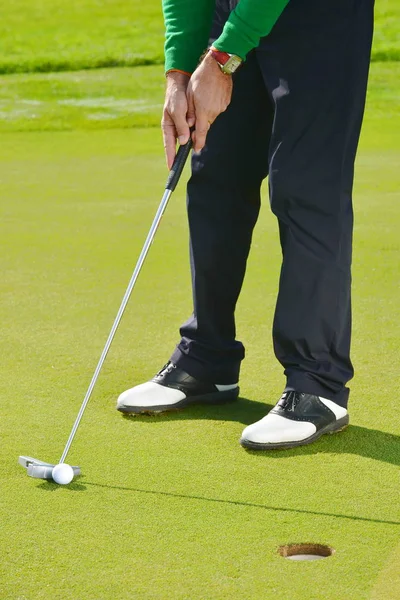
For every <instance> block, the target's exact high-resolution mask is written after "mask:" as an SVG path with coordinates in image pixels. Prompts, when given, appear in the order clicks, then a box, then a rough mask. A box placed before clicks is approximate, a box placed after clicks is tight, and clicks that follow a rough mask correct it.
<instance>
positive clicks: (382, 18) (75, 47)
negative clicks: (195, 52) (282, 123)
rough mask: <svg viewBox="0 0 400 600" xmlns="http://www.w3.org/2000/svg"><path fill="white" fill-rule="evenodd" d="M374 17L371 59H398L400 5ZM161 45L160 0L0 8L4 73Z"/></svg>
mask: <svg viewBox="0 0 400 600" xmlns="http://www.w3.org/2000/svg"><path fill="white" fill-rule="evenodd" d="M375 13H376V22H375V36H374V45H373V51H372V60H374V61H397V60H400V36H399V22H400V5H399V3H398V2H397V0H381V1H380V2H378V3H377V4H376V9H375ZM38 32H40V35H39V34H38ZM163 43H164V24H163V18H162V12H161V3H160V1H159V0H150V1H147V2H140V0H131V1H130V2H124V1H123V0H84V1H79V0H36V1H35V2H31V1H29V0H13V1H12V2H4V3H2V5H1V6H0V73H3V74H6V73H22V72H30V73H35V72H36V73H43V72H57V71H77V70H82V69H97V68H104V67H122V66H124V67H129V66H140V65H141V66H143V65H150V64H152V65H155V64H161V63H162V62H163Z"/></svg>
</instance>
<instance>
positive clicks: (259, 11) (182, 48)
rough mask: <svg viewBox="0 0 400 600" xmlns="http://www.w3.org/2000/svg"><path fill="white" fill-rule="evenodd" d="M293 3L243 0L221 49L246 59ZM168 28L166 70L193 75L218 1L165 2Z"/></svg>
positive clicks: (225, 31) (221, 39)
mask: <svg viewBox="0 0 400 600" xmlns="http://www.w3.org/2000/svg"><path fill="white" fill-rule="evenodd" d="M288 2H289V0H240V1H239V4H238V5H237V7H236V8H235V9H234V10H233V11H232V12H231V14H230V16H229V19H228V21H227V22H226V24H225V27H224V29H223V32H222V34H221V35H220V36H219V38H218V39H217V40H216V41H215V43H214V46H215V47H216V48H218V50H223V51H224V52H229V53H230V54H237V55H238V56H240V57H241V58H243V59H245V58H246V54H247V53H248V52H250V50H252V49H253V48H256V47H257V46H258V44H259V42H260V38H262V37H263V36H265V35H268V33H269V32H270V31H271V29H272V27H273V26H274V24H275V23H276V21H277V19H278V17H279V15H280V14H281V12H282V11H283V9H284V8H285V6H286V4H287V3H288ZM162 4H163V12H164V19H165V27H166V41H165V70H166V71H169V70H170V69H179V70H181V71H187V72H189V73H192V72H193V71H194V70H195V68H196V66H197V64H198V62H199V58H200V56H201V54H202V53H203V51H204V50H205V49H206V48H207V44H208V38H209V35H210V30H211V24H212V18H213V14H214V9H215V0H162Z"/></svg>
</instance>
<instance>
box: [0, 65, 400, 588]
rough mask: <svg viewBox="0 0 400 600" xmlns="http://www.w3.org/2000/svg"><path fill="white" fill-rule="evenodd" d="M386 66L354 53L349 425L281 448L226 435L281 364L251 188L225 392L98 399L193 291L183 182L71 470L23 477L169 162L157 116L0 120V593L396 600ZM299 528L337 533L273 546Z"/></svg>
mask: <svg viewBox="0 0 400 600" xmlns="http://www.w3.org/2000/svg"><path fill="white" fill-rule="evenodd" d="M397 69H398V67H397V65H396V66H392V65H385V66H382V65H380V66H379V65H373V69H372V74H371V85H370V95H369V102H368V106H367V114H366V119H365V126H364V130H363V135H362V140H361V146H360V152H359V156H358V161H357V172H356V188H355V204H356V226H355V255H354V321H355V322H354V341H353V359H354V363H355V367H356V377H355V379H354V381H353V382H352V386H351V387H352V396H351V419H352V426H351V427H350V428H349V429H348V430H347V432H344V433H342V434H340V435H337V436H332V437H329V438H325V439H322V440H320V441H319V442H318V443H316V444H314V445H312V446H310V447H305V448H303V449H298V450H290V451H286V452H272V453H270V454H265V455H263V454H261V455H260V454H254V453H248V452H245V451H243V449H241V448H240V447H239V444H238V438H239V436H240V433H241V431H242V429H243V427H244V425H245V424H247V423H250V422H252V421H254V420H256V419H258V418H260V417H261V416H262V415H263V414H265V411H266V407H265V403H267V405H271V404H272V403H274V402H275V401H276V399H277V397H278V395H279V394H280V392H281V390H282V386H283V383H284V381H283V376H282V373H281V368H280V366H279V365H278V364H277V363H276V361H275V359H274V357H273V353H272V348H271V342H270V327H271V319H272V314H273V309H274V302H275V296H276V290H277V282H278V273H279V262H280V250H279V243H278V234H277V227H276V223H275V220H274V218H273V216H272V215H271V214H270V211H269V207H268V201H267V199H266V197H265V202H264V206H263V210H262V212H261V216H260V220H259V223H258V225H257V229H256V233H255V236H254V243H253V249H252V254H251V258H250V261H249V267H248V273H247V277H246V282H245V286H244V289H243V293H242V296H241V300H240V303H239V307H238V335H239V337H240V339H242V340H243V341H244V342H245V344H246V347H247V359H246V361H245V362H244V364H243V372H242V378H241V389H242V396H243V399H242V400H241V401H240V402H238V403H237V404H236V405H233V406H227V407H219V408H215V409H204V408H199V407H197V408H192V409H190V410H188V411H186V412H182V413H179V414H176V415H171V416H164V417H160V418H138V419H129V418H123V417H122V416H121V415H120V414H118V413H117V412H116V411H115V409H114V405H115V398H116V395H117V394H118V392H119V391H120V390H123V389H124V388H126V387H127V386H129V385H132V384H133V383H137V382H140V381H143V380H145V379H146V378H148V377H149V376H151V375H152V374H153V373H154V371H155V370H156V369H157V368H159V366H160V365H162V364H163V362H164V361H165V359H166V358H167V357H168V354H169V353H170V351H171V349H172V348H173V346H174V344H175V343H176V341H177V328H178V326H179V324H180V323H181V321H182V319H183V318H185V317H186V316H187V315H188V314H189V312H190V309H191V293H190V285H189V270H188V260H187V226H186V217H185V207H184V186H183V185H181V186H180V187H179V188H178V190H177V192H176V194H175V195H174V197H173V199H172V200H171V203H170V205H169V207H168V210H167V212H166V214H165V216H164V219H163V222H162V225H161V227H160V229H159V231H158V233H157V237H156V240H155V243H154V244H153V246H152V249H151V252H150V255H149V257H148V261H147V262H146V265H145V267H144V270H143V273H142V274H141V277H140V279H139V281H138V285H137V288H136V289H135V291H134V295H133V297H132V301H131V302H130V304H129V307H128V310H127V314H126V315H125V317H124V320H123V323H122V326H121V329H120V331H119V332H118V335H117V337H116V340H115V343H114V345H113V347H112V349H111V352H110V355H109V358H108V359H107V362H106V365H105V368H104V371H103V373H102V375H101V377H100V380H99V384H98V387H97V388H96V392H95V394H94V397H93V399H92V401H91V403H90V404H89V406H88V409H87V413H86V415H85V417H84V420H83V422H82V426H81V429H80V430H79V432H78V435H77V438H76V442H75V443H74V445H73V448H72V450H71V454H70V457H69V460H70V461H71V462H72V463H78V464H80V465H81V467H82V470H83V476H82V477H81V478H80V479H78V480H76V482H75V483H73V484H72V485H71V486H69V487H66V488H62V487H57V486H55V485H54V484H51V483H45V482H40V481H35V480H32V479H29V478H27V476H26V474H25V473H24V471H23V470H22V468H21V467H19V466H18V465H17V464H16V462H17V457H18V455H19V454H23V453H25V454H30V455H34V456H37V457H38V458H42V459H43V460H51V461H56V460H57V459H58V458H59V455H60V453H61V451H62V448H63V446H64V443H65V440H66V438H67V436H68V433H69V431H70V427H71V425H72V423H73V420H74V418H75V415H76V412H77V410H78V408H79V406H80V403H81V401H82V398H83V395H84V392H85V390H86V387H87V385H88V382H89V380H90V378H91V375H92V372H93V369H94V367H95V365H96V362H97V360H98V356H99V354H100V351H101V349H102V347H103V345H104V342H105V339H106V336H107V334H108V331H109V328H110V326H111V323H112V320H113V318H114V316H115V313H116V310H117V307H118V306H119V302H120V300H121V296H122V294H123V291H124V289H125V287H126V284H127V282H128V280H129V277H130V275H131V271H132V268H133V265H134V263H135V261H136V258H137V256H138V252H139V251H140V248H141V246H142V243H143V240H144V237H145V235H146V233H147V231H148V228H149V225H150V222H151V220H152V218H153V215H154V212H155V210H156V207H157V206H158V202H159V198H160V194H161V192H162V189H163V184H164V180H165V176H166V172H165V166H164V158H163V156H162V144H161V136H160V133H159V131H158V130H156V129H154V128H147V129H140V128H135V129H113V130H99V131H85V130H76V131H62V132H54V131H48V132H46V131H44V132H23V131H22V132H17V133H12V134H9V135H3V136H2V144H1V146H0V157H1V161H0V182H1V190H2V195H1V198H2V200H1V204H0V223H1V236H0V268H1V272H2V280H1V290H2V291H1V295H0V314H1V317H2V325H3V326H2V336H1V339H0V355H1V357H2V361H1V367H0V395H1V398H2V420H1V422H0V428H1V454H0V464H1V473H2V480H3V484H2V493H1V497H0V498H1V499H0V502H1V509H0V510H1V534H2V535H1V538H0V540H1V541H0V552H1V562H0V565H1V566H0V598H4V599H7V600H8V599H12V600H17V599H18V600H36V599H40V598H56V599H60V600H68V599H71V600H76V599H77V598H82V599H85V600H92V599H93V600H104V599H106V600H108V599H110V600H111V599H114V598H118V599H119V600H123V599H133V598H134V599H136V598H143V599H146V600H147V599H157V600H159V599H162V600H164V599H169V598H173V599H174V600H186V599H188V598H190V599H191V600H211V599H212V600H214V599H215V600H224V599H227V600H228V599H229V600H232V599H243V598H245V599H250V598H260V599H261V598H262V599H264V600H288V599H289V598H290V600H305V599H307V600H322V599H324V600H337V599H340V600H342V599H351V600H397V598H398V590H399V588H398V585H397V587H396V582H398V581H399V579H398V578H399V567H398V564H399V562H398V561H399V551H400V546H399V531H400V508H399V502H398V490H399V486H398V469H399V464H400V421H399V416H398V412H396V410H395V402H396V399H395V398H396V381H397V379H398V365H399V362H400V355H399V343H398V340H399V339H400V324H399V320H398V318H397V314H398V298H399V288H398V282H399V280H400V263H399V260H398V257H399V251H400V242H399V235H398V232H399V228H400V210H399V206H400V203H399V200H400V198H399V185H398V182H399V174H398V165H399V164H400V151H399V144H398V137H397V131H398V127H399V124H400V119H399V112H398V110H397V108H396V106H397V105H396V104H395V102H396V101H397V102H398V100H396V88H397V82H398V70H397ZM127 72H128V71H127ZM146 72H147V71H146ZM120 76H122V75H121V73H120V72H119V71H117V72H115V77H116V78H118V77H120ZM21 81H23V80H21ZM63 81H64V80H63ZM87 81H89V79H88V80H87ZM154 81H155V80H154ZM65 85H66V88H67V87H68V85H67V84H65ZM85 85H86V84H85ZM87 85H88V86H89V84H87ZM96 85H97V84H96ZM107 85H108V84H107ZM127 85H128V84H127ZM146 85H147V80H146ZM155 85H156V84H155ZM71 86H72V83H71ZM61 87H62V86H61ZM72 87H73V86H72ZM84 87H85V86H82V88H84ZM89 87H90V86H89ZM89 87H88V88H86V87H85V91H82V94H83V95H85V94H87V95H88V96H89V97H92V96H95V97H98V91H95V92H93V91H91V90H90V89H89ZM21 89H22V88H21ZM27 89H28V88H27ZM111 89H112V84H110V92H108V91H107V92H106V94H109V93H111ZM124 89H125V88H124ZM40 93H41V92H39V94H40ZM45 93H46V94H47V93H48V91H46V92H45ZM69 93H70V92H66V94H69ZM116 93H117V92H114V94H115V95H116ZM124 93H125V92H124ZM157 93H158V92H157ZM24 94H25V95H24ZM144 96H145V94H144ZM21 97H22V98H23V97H27V94H26V93H25V92H21ZM50 97H51V98H52V94H50ZM71 97H79V96H78V94H77V92H76V90H75V91H73V92H72V96H71ZM149 98H152V94H150V95H149ZM49 102H50V104H51V103H53V104H54V100H53V99H51V100H50V101H49ZM43 118H44V117H43ZM64 118H65V122H69V119H70V118H71V117H70V116H65V117H64V116H63V117H62V119H64ZM76 118H77V119H78V117H76ZM83 121H84V118H82V122H83ZM21 122H22V121H21ZM77 122H78V121H77ZM266 257H268V260H266ZM307 541H313V542H321V543H329V544H331V545H332V546H333V547H334V548H335V549H336V554H335V555H334V556H333V557H332V558H329V559H326V560H324V561H319V562H317V563H309V564H299V563H292V562H290V561H285V560H284V559H282V558H280V557H279V556H278V555H277V552H276V549H277V546H278V545H280V544H285V543H288V542H307Z"/></svg>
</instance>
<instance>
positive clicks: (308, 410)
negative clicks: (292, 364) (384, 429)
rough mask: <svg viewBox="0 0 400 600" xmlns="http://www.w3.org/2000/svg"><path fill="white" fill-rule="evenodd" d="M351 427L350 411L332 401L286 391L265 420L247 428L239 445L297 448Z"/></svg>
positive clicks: (258, 447)
mask: <svg viewBox="0 0 400 600" xmlns="http://www.w3.org/2000/svg"><path fill="white" fill-rule="evenodd" d="M348 424H349V415H348V412H347V410H346V409H345V408H343V407H342V406H339V405H338V404H336V403H335V402H332V400H327V399H326V398H321V397H320V396H314V395H312V394H303V393H301V392H296V391H286V392H284V393H283V395H282V397H281V399H280V400H279V402H278V404H277V405H276V406H275V407H274V408H273V409H272V410H271V411H270V412H269V413H268V414H267V416H266V417H264V418H263V419H261V420H260V421H257V422H256V423H253V424H252V425H249V426H248V427H246V429H245V430H244V431H243V433H242V437H241V439H240V443H241V445H242V446H244V447H245V448H250V449H251V450H275V449H278V448H295V447H296V446H304V445H305V444H311V443H312V442H315V440H317V439H318V438H320V437H321V435H324V434H325V433H335V432H338V431H341V430H342V429H344V428H345V427H347V425H348Z"/></svg>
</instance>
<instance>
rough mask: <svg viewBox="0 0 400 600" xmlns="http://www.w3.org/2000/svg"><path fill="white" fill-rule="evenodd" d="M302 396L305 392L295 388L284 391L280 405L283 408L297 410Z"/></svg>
mask: <svg viewBox="0 0 400 600" xmlns="http://www.w3.org/2000/svg"><path fill="white" fill-rule="evenodd" d="M302 396H303V394H301V393H300V392H295V391H293V390H291V391H290V392H283V394H282V397H281V399H280V400H279V406H280V407H281V408H283V410H288V411H295V410H296V406H297V405H298V403H299V402H300V399H301V397H302Z"/></svg>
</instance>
